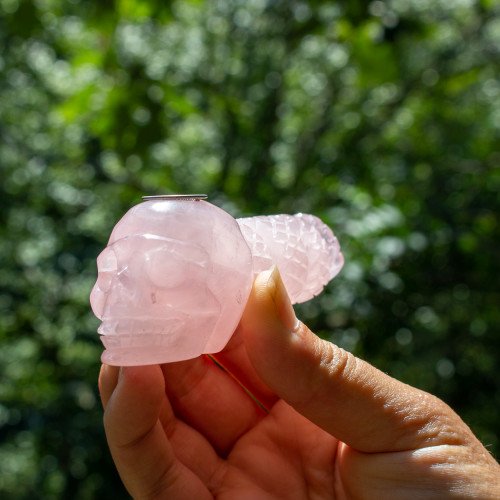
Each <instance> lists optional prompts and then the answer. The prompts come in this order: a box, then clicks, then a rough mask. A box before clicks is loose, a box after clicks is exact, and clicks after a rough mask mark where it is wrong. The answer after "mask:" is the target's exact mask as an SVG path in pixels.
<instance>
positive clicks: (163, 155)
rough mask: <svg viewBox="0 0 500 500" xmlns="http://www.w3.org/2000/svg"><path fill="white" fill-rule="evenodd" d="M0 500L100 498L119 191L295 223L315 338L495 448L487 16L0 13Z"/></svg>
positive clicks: (113, 485) (79, 8)
mask: <svg viewBox="0 0 500 500" xmlns="http://www.w3.org/2000/svg"><path fill="white" fill-rule="evenodd" d="M0 12H1V15H0V46H1V48H2V51H1V53H0V90H1V93H0V179H1V183H0V193H1V196H0V207H1V210H0V221H1V224H0V234H1V246H0V261H1V268H0V309H1V312H0V342H1V349H0V497H2V498H72V499H87V498H89V499H90V498H116V497H124V496H125V492H124V490H123V488H122V486H121V484H120V481H119V479H118V477H117V475H116V473H115V471H114V467H113V465H112V463H111V460H110V458H109V456H108V452H107V448H106V444H105V439H104V435H103V431H102V426H101V409H100V405H99V402H98V395H97V391H96V378H97V373H98V369H99V355H100V352H101V346H100V342H99V339H98V336H97V335H96V333H95V331H96V328H97V324H98V322H97V320H96V319H95V318H94V317H93V316H92V314H91V312H90V310H89V304H88V294H89V292H90V289H91V287H92V284H93V282H94V279H95V273H96V269H95V257H96V256H97V254H98V252H99V251H100V249H101V248H102V247H103V246H104V245H105V243H106V240H107V236H108V234H109V232H110V230H111V228H112V227H113V225H114V223H115V222H116V221H117V219H118V218H119V217H120V216H121V215H122V214H123V213H124V212H125V211H126V210H127V209H128V208H129V207H130V206H131V205H132V204H134V203H136V202H138V201H139V199H140V196H141V195H142V194H145V193H147V194H155V193H165V192H207V193H209V195H210V200H211V201H212V202H213V203H215V204H217V205H219V206H221V207H223V208H225V209H226V210H228V211H229V212H230V213H232V214H233V215H235V216H238V215H242V214H266V213H279V212H297V211H304V212H311V213H314V214H317V215H319V216H321V217H322V218H323V220H324V221H326V222H327V223H328V224H330V225H331V226H332V227H333V228H334V230H335V232H336V233H337V235H338V237H339V239H340V241H341V244H342V246H343V249H344V253H345V255H346V262H347V263H346V266H345V268H344V270H343V272H342V274H341V276H340V277H339V278H337V279H336V280H335V281H334V282H333V283H332V284H331V285H330V286H329V288H328V291H327V292H326V293H324V294H322V295H321V296H320V297H318V298H316V299H315V300H313V301H311V302H310V303H306V304H304V305H303V306H301V307H300V308H299V309H300V314H301V317H302V318H303V319H304V320H305V321H306V322H308V323H309V324H310V325H311V327H313V328H314V329H315V330H317V331H318V332H320V333H321V334H322V335H323V336H325V337H327V338H331V339H332V340H334V341H335V342H337V343H338V344H340V345H341V346H343V347H345V348H347V349H349V350H352V351H354V352H355V353H356V354H358V355H360V356H363V357H364V358H366V359H368V360H369V361H371V362H373V363H374V364H375V365H376V366H378V367H379V368H381V369H382V370H385V371H387V372H389V373H390V374H392V375H394V376H396V377H398V378H400V379H402V380H404V381H406V382H408V383H410V384H414V385H416V386H418V387H421V388H423V389H426V390H429V391H431V392H433V393H435V394H437V395H438V396H440V397H442V398H443V399H444V400H445V401H447V402H448V403H449V404H450V405H451V406H452V407H453V408H454V409H456V410H457V411H458V412H459V413H460V414H461V415H462V417H463V418H464V419H465V420H466V422H468V424H469V425H470V426H471V427H472V429H473V430H474V431H475V432H476V433H477V435H478V436H479V437H480V438H481V439H482V441H483V442H484V443H485V444H486V445H487V446H489V448H490V449H491V451H492V452H493V453H495V454H498V452H499V451H500V443H499V436H498V428H499V417H498V408H500V390H499V384H500V382H499V378H498V372H497V370H496V365H497V363H498V354H499V352H500V345H499V333H498V330H499V326H500V308H499V303H500V294H499V289H498V275H499V271H500V269H499V258H498V241H499V236H500V235H499V224H498V219H497V216H498V213H499V208H500V206H499V205H500V203H499V192H500V172H499V169H498V165H499V163H500V150H499V145H500V140H499V139H500V133H499V132H500V82H499V78H498V76H499V72H498V70H499V67H498V61H499V56H500V53H499V52H500V6H499V3H498V1H496V0H455V1H454V2H449V1H445V0H432V1H421V0H420V1H418V0H385V1H372V2H364V1H361V0H352V1H349V2H341V1H338V2H332V1H319V0H316V1H310V2H305V1H298V0H207V1H202V0H191V1H188V0H184V1H174V2H162V1H160V0H116V1H115V2H107V1H101V2H89V1H83V0H71V1H66V2H63V1H60V0H36V1H26V0H0Z"/></svg>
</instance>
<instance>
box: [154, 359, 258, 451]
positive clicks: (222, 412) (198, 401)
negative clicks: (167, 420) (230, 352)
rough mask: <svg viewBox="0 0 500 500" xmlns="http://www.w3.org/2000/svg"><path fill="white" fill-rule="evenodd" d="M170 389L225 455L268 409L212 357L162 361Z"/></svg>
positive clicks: (180, 411) (189, 419) (181, 410)
mask: <svg viewBox="0 0 500 500" xmlns="http://www.w3.org/2000/svg"><path fill="white" fill-rule="evenodd" d="M162 370H163V373H164V376H165V385H166V392H167V394H168V397H169V400H170V402H171V404H172V406H173V408H174V410H175V413H176V415H178V416H182V419H183V420H185V421H186V423H188V424H189V425H190V426H192V427H193V428H195V429H196V430H198V431H199V432H200V433H201V434H202V435H203V436H205V437H206V438H207V439H208V441H209V442H210V443H211V444H212V446H214V448H215V449H216V450H217V451H218V452H219V453H220V454H221V455H225V454H226V453H227V452H228V451H229V450H230V449H231V448H232V446H233V445H234V443H235V442H236V441H237V440H238V439H239V438H240V436H242V435H243V434H245V433H246V432H247V431H248V430H249V429H251V428H252V427H254V426H255V425H256V424H257V422H259V421H260V420H261V419H262V418H263V417H264V416H265V415H266V412H265V411H263V410H262V408H261V407H260V406H259V405H258V404H257V403H256V402H255V401H254V400H253V399H252V398H251V397H250V396H249V395H248V393H247V392H245V390H244V389H243V388H242V387H241V385H240V384H239V383H238V382H237V381H236V380H234V378H233V377H232V376H230V375H229V374H228V373H226V372H225V371H224V370H222V369H221V368H220V367H218V366H217V365H216V364H215V363H214V362H213V361H212V360H211V359H210V358H208V357H207V356H202V357H199V358H195V359H192V360H188V361H181V362H178V363H168V364H165V365H162Z"/></svg>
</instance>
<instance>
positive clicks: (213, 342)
mask: <svg viewBox="0 0 500 500" xmlns="http://www.w3.org/2000/svg"><path fill="white" fill-rule="evenodd" d="M342 263H343V257H342V254H341V253H340V247H339V244H338V242H337V240H336V238H335V236H334V235H333V233H332V232H331V230H330V229H329V228H328V227H327V226H325V225H324V224H323V223H322V222H321V221H320V220H319V219H318V218H316V217H313V216H312V215H303V214H297V215H294V216H291V215H273V216H267V217H266V216H263V217H250V218H244V219H238V221H236V220H235V219H234V218H233V217H231V216H230V215H229V214H228V213H226V212H224V211H223V210H221V209H219V208H217V207H215V206H214V205H211V204H210V203H207V202H204V201H200V200H150V201H146V202H144V203H141V204H139V205H136V206H135V207H133V208H132V209H130V210H129V211H128V212H127V213H126V214H125V215H124V216H123V217H122V219H121V220H120V221H119V222H118V223H117V224H116V226H115V228H114V229H113V231H112V233H111V236H110V239H109V242H108V245H107V246H106V248H105V249H104V250H103V251H102V252H101V254H100V255H99V257H98V258H97V267H98V278H97V282H96V284H95V285H94V288H93V290H92V293H91V296H90V302H91V305H92V309H93V311H94V314H95V315H96V316H97V317H98V318H99V319H101V321H102V323H101V325H100V327H99V330H98V332H99V333H100V334H101V340H102V342H103V344H104V347H105V351H104V353H103V355H102V361H103V362H104V363H107V364H111V365H120V366H130V365H146V364H155V363H167V362H171V361H181V360H184V359H190V358H194V357H196V356H199V355H200V354H203V353H215V352H218V351H220V350H221V349H223V348H224V346H225V345H226V343H227V342H228V340H229V339H230V337H231V335H232V334H233V332H234V330H235V328H236V326H237V324H238V321H239V319H240V318H241V314H242V313H243V309H244V307H245V304H246V301H247V299H248V295H249V293H250V289H251V286H252V281H253V277H254V275H255V274H256V273H258V272H260V271H261V270H264V269H268V268H269V267H271V265H273V264H277V265H278V267H279V268H280V272H281V274H282V276H283V281H284V283H285V286H286V287H287V290H288V292H289V293H290V295H291V298H292V300H293V302H303V301H305V300H308V299H309V298H311V297H313V296H314V295H316V294H318V293H319V292H320V291H321V290H322V288H323V286H324V285H325V284H326V283H327V282H328V281H329V280H330V279H331V278H332V277H333V276H335V274H337V273H338V271H339V270H340V268H341V267H342Z"/></svg>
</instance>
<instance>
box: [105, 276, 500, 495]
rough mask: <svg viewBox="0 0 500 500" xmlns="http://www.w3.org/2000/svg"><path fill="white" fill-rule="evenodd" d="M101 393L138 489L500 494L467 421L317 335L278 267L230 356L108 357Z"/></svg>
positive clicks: (113, 439)
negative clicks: (151, 361) (299, 316)
mask: <svg viewBox="0 0 500 500" xmlns="http://www.w3.org/2000/svg"><path fill="white" fill-rule="evenodd" d="M99 388H100V392H101V398H102V403H103V406H104V409H105V411H104V426H105V430H106V436H107V440H108V444H109V448H110V451H111V454H112V456H113V459H114V461H115V464H116V467H117V469H118V471H119V473H120V476H121V478H122V480H123V482H124V484H125V486H126V488H127V489H128V491H129V493H130V494H131V495H132V496H133V497H134V498H138V499H163V498H165V499H167V498H168V499H186V500H188V499H189V500H192V499H197V500H204V499H213V498H217V499H221V500H223V499H228V500H235V499H236V500H256V499H259V500H261V499H262V500H271V499H304V498H310V499H344V498H354V499H358V498H360V499H364V498H366V499H405V500H406V499H420V498H422V499H433V498H436V499H443V498H471V499H472V498H474V499H482V498H484V499H488V498H491V499H493V498H500V466H499V465H498V463H497V462H496V461H495V460H494V459H493V458H492V457H491V455H490V454H489V453H488V451H487V450H486V449H485V448H484V447H483V445H482V444H481V443H480V442H479V441H478V440H477V439H476V437H475V436H474V435H473V434H472V432H471V431H470V429H469V428H468V427H467V425H466V424H465V423H464V422H463V421H462V420H461V419H460V417H459V416H458V415H457V414H456V413H455V412H453V410H452V409H451V408H449V407H448V406H447V405H446V404H445V403H444V402H443V401H441V400H439V399H437V398H436V397H434V396H432V395H430V394H428V393H425V392H423V391H420V390H418V389H415V388H413V387H410V386H408V385H406V384H403V383H402V382H399V381H397V380H395V379H393V378H391V377H389V376H388V375H386V374H384V373H382V372H381V371H379V370H377V369H376V368H374V367H373V366H371V365H369V364H368V363H366V362H364V361H362V360H360V359H358V358H355V357H354V356H352V355H351V354H350V353H347V352H345V351H343V350H342V349H340V348H338V347H337V346H335V345H333V344H331V343H329V342H326V341H324V340H321V339H320V338H318V337H317V336H316V335H314V334H313V333H312V332H311V331H310V330H309V329H308V328H307V327H306V326H305V325H303V324H302V323H300V322H298V321H297V320H296V318H295V314H294V312H293V308H292V306H291V304H290V301H289V299H288V296H287V294H286V291H285V289H284V286H283V283H282V281H281V278H280V276H279V273H278V271H277V269H274V270H271V271H266V272H264V273H261V274H260V275H259V276H258V277H257V278H256V280H255V283H254V287H253V290H252V293H251V296H250V299H249V301H248V304H247V307H246V310H245V313H244V315H243V317H242V319H241V322H240V324H239V326H238V329H237V331H236V333H235V335H234V336H233V338H232V339H231V341H230V343H229V344H228V346H227V347H226V349H225V350H224V351H223V352H221V353H219V354H218V355H216V356H215V357H214V358H210V357H208V356H202V357H200V358H197V359H193V360H189V361H184V362H179V363H170V364H166V365H162V366H158V365H154V366H142V367H127V368H117V367H111V366H107V365H103V367H102V370H101V374H100V378H99Z"/></svg>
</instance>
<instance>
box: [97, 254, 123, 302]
mask: <svg viewBox="0 0 500 500" xmlns="http://www.w3.org/2000/svg"><path fill="white" fill-rule="evenodd" d="M97 269H98V270H99V288H100V289H101V290H102V291H103V292H107V291H109V289H110V287H111V283H112V281H113V277H114V276H115V275H116V273H117V270H118V260H117V258H116V254H115V252H114V250H113V248H112V247H107V248H105V249H104V250H103V251H102V252H101V254H100V255H99V257H97Z"/></svg>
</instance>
